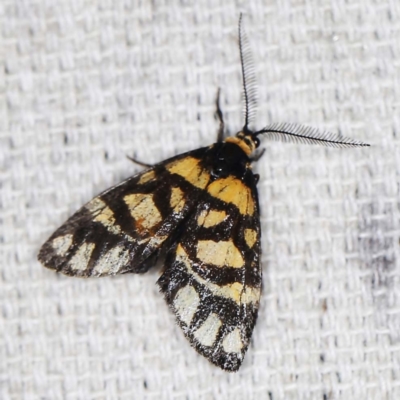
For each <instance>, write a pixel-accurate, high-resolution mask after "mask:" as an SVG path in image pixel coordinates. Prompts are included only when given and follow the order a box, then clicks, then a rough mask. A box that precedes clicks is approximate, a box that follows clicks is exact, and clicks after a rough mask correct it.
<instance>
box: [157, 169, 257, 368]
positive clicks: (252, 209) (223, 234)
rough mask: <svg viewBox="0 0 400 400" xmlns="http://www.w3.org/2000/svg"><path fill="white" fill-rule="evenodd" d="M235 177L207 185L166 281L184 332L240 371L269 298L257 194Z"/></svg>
mask: <svg viewBox="0 0 400 400" xmlns="http://www.w3.org/2000/svg"><path fill="white" fill-rule="evenodd" d="M248 175H249V176H248V177H249V179H248V180H247V184H248V185H246V184H245V183H244V182H243V181H241V180H239V179H237V178H235V177H233V176H229V177H227V178H223V179H217V180H215V181H213V182H212V183H210V185H209V186H208V187H207V188H206V191H207V193H204V194H203V196H202V199H201V202H200V203H199V204H198V206H197V207H196V209H194V210H193V212H192V213H191V215H190V218H189V220H188V221H187V222H186V223H185V226H184V228H183V229H182V231H181V232H180V236H179V238H178V243H177V245H176V246H175V247H174V248H172V249H171V250H170V251H169V254H168V255H167V259H166V264H165V271H164V273H163V275H162V276H161V277H160V279H159V281H158V284H159V286H160V288H161V290H162V292H163V293H164V295H165V298H166V300H167V303H168V304H169V305H170V307H171V308H172V310H173V311H174V313H175V315H176V318H177V321H178V323H179V325H180V326H181V328H182V329H183V332H184V334H185V335H186V337H187V338H188V339H189V341H190V343H191V344H192V346H193V347H195V348H196V350H197V351H198V352H199V353H201V354H202V355H204V356H205V357H207V358H208V359H209V360H210V361H211V362H213V363H214V364H216V365H218V366H219V367H221V368H223V369H225V370H228V371H236V370H237V369H238V368H239V367H240V365H241V363H242V361H243V357H244V354H245V352H246V350H247V347H248V345H249V341H250V337H251V334H252V331H253V328H254V324H255V322H256V318H257V311H258V306H259V299H260V293H261V269H260V223H259V209H258V203H257V189H256V187H255V181H254V176H253V175H252V173H251V172H250V171H249V173H248Z"/></svg>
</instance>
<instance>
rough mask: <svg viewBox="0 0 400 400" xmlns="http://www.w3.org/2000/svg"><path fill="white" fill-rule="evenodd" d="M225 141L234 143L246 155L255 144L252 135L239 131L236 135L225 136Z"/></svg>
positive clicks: (252, 149) (254, 147) (251, 150)
mask: <svg viewBox="0 0 400 400" xmlns="http://www.w3.org/2000/svg"><path fill="white" fill-rule="evenodd" d="M225 142H226V143H234V144H236V145H237V146H239V147H240V148H241V149H242V150H243V151H244V152H245V153H246V155H247V156H249V155H250V154H251V153H252V152H253V151H254V150H255V149H256V144H255V142H254V140H253V139H252V137H251V136H250V135H245V134H244V133H243V132H239V133H238V134H237V135H236V136H230V137H228V138H226V140H225Z"/></svg>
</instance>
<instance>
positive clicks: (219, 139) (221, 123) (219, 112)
mask: <svg viewBox="0 0 400 400" xmlns="http://www.w3.org/2000/svg"><path fill="white" fill-rule="evenodd" d="M220 92H221V89H220V88H218V90H217V98H216V99H215V106H216V107H217V110H216V111H215V114H216V116H217V118H218V120H219V128H218V134H217V142H222V140H223V139H224V129H225V124H224V115H223V114H222V110H221V107H220V105H219V95H220Z"/></svg>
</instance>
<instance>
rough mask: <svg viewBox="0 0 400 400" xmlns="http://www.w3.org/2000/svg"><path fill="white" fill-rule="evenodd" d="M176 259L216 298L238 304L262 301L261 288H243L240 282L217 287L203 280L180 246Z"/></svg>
mask: <svg viewBox="0 0 400 400" xmlns="http://www.w3.org/2000/svg"><path fill="white" fill-rule="evenodd" d="M176 259H177V261H181V262H182V263H183V264H184V265H185V267H186V271H187V273H188V274H189V275H190V276H191V277H192V278H193V279H195V280H196V281H197V282H199V283H201V284H202V285H204V286H205V287H206V288H207V289H208V290H209V291H210V292H211V293H212V294H214V295H215V296H220V297H224V298H226V299H231V300H233V301H234V302H235V303H237V304H250V303H253V304H257V303H258V301H259V300H260V295H261V290H260V288H255V287H251V286H248V285H246V286H243V285H242V283H240V282H233V283H228V284H227V285H217V284H216V283H212V282H210V281H209V280H205V279H203V278H202V277H201V276H200V275H199V274H197V273H196V272H195V271H194V270H193V268H192V266H191V263H190V259H189V256H188V255H187V253H186V252H185V250H184V248H183V247H182V246H181V245H180V244H179V245H178V247H177V249H176Z"/></svg>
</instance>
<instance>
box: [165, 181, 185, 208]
mask: <svg viewBox="0 0 400 400" xmlns="http://www.w3.org/2000/svg"><path fill="white" fill-rule="evenodd" d="M183 196H184V193H183V192H182V190H181V189H180V188H178V187H173V188H172V190H171V197H170V199H169V205H170V206H171V208H172V209H173V212H174V213H179V212H181V211H182V208H183V206H184V205H185V200H184V198H183Z"/></svg>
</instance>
